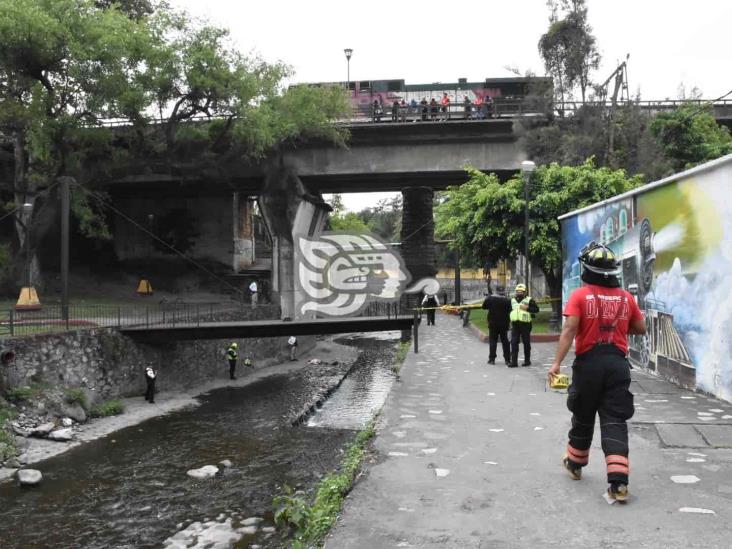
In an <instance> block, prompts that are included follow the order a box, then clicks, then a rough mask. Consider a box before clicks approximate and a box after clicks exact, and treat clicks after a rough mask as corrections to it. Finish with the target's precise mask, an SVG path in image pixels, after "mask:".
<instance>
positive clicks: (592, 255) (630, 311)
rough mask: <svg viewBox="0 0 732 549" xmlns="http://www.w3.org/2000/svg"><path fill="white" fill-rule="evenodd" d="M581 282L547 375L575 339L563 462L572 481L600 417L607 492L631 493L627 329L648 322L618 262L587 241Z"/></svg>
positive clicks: (636, 330)
mask: <svg viewBox="0 0 732 549" xmlns="http://www.w3.org/2000/svg"><path fill="white" fill-rule="evenodd" d="M578 259H579V262H580V265H582V273H581V275H580V278H581V279H582V282H584V286H582V287H581V288H578V289H577V290H575V291H574V292H572V295H570V296H569V300H568V301H567V305H566V306H565V308H564V326H563V327H562V335H561V336H560V337H559V345H558V347H557V355H556V358H555V359H554V363H553V364H552V367H551V368H550V369H549V372H548V374H547V377H548V378H549V382H550V383H551V381H552V379H553V378H554V376H556V375H558V374H559V372H560V369H561V365H562V360H564V357H565V356H567V353H568V352H569V349H570V348H571V347H572V341H573V340H574V346H575V354H576V358H575V361H574V364H573V365H572V384H571V385H570V386H569V391H568V394H567V408H569V410H570V411H571V412H572V428H571V429H570V431H569V443H568V444H567V451H566V452H565V454H564V456H563V457H562V464H563V465H564V467H565V469H566V470H567V471H568V472H569V475H570V476H571V477H572V478H573V479H574V480H580V479H581V478H582V468H583V467H584V466H586V465H587V463H588V461H589V459H590V446H591V445H592V435H593V433H594V431H595V416H596V415H597V416H599V417H600V437H601V439H602V451H603V452H604V454H605V464H606V465H607V482H608V484H609V487H608V491H607V493H608V496H609V497H610V498H612V499H614V500H618V501H625V500H627V499H628V475H629V474H630V462H629V461H628V425H627V423H626V422H627V421H628V420H629V419H630V418H631V417H633V413H634V411H635V408H634V406H633V394H632V393H631V392H630V363H629V362H628V358H627V356H628V334H644V333H645V332H646V321H645V319H644V318H643V313H642V312H641V311H640V309H639V307H638V304H637V303H636V301H635V298H634V297H633V296H632V294H630V293H629V292H627V291H625V290H624V289H623V288H622V287H621V286H620V281H619V280H618V275H619V274H620V272H621V270H620V261H618V259H617V256H616V255H615V253H614V252H613V251H612V250H610V249H609V248H608V247H606V246H604V245H602V244H598V243H596V242H590V243H589V244H588V245H587V246H585V247H584V248H583V249H582V251H581V252H580V255H579V258H578Z"/></svg>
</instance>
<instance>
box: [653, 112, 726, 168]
mask: <svg viewBox="0 0 732 549" xmlns="http://www.w3.org/2000/svg"><path fill="white" fill-rule="evenodd" d="M650 131H651V133H652V134H653V136H654V137H655V138H656V140H657V141H658V143H659V145H660V147H661V149H662V151H663V153H664V155H665V156H666V158H667V159H668V160H669V162H670V164H671V168H672V170H673V171H675V172H678V171H681V170H684V169H687V168H691V167H692V166H695V165H697V164H701V163H703V162H707V161H709V160H714V159H715V158H719V157H720V156H724V155H725V154H730V153H732V137H731V136H730V132H729V130H728V129H727V128H726V127H723V126H720V125H719V124H717V121H716V120H715V119H714V116H713V113H712V110H711V107H710V106H704V105H703V106H701V107H700V106H699V105H695V104H687V105H683V106H682V107H680V108H678V109H674V110H673V111H671V112H664V113H660V114H658V115H656V117H655V118H654V119H653V121H652V122H651V125H650Z"/></svg>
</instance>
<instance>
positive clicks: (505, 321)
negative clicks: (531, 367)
mask: <svg viewBox="0 0 732 549" xmlns="http://www.w3.org/2000/svg"><path fill="white" fill-rule="evenodd" d="M496 293H497V295H489V296H487V297H486V298H485V300H483V309H487V310H488V342H489V344H490V347H489V348H490V350H489V353H488V364H495V363H496V354H497V350H498V340H499V339H500V340H501V347H502V348H503V360H505V361H506V366H509V365H510V364H511V347H510V345H509V342H508V328H509V326H510V325H511V320H510V318H509V317H510V315H511V301H510V300H509V299H508V298H507V297H506V289H505V288H504V287H502V286H500V287H499V288H497V289H496Z"/></svg>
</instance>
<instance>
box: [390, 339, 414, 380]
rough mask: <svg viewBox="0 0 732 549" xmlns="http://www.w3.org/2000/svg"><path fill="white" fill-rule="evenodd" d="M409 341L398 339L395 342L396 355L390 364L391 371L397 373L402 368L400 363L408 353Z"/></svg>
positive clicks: (402, 362)
mask: <svg viewBox="0 0 732 549" xmlns="http://www.w3.org/2000/svg"><path fill="white" fill-rule="evenodd" d="M410 345H411V343H410V342H409V341H400V342H399V343H397V348H396V356H395V357H394V364H392V365H391V371H392V372H394V373H395V374H397V375H399V372H400V371H401V369H402V364H404V361H405V360H406V359H407V353H409V347H410Z"/></svg>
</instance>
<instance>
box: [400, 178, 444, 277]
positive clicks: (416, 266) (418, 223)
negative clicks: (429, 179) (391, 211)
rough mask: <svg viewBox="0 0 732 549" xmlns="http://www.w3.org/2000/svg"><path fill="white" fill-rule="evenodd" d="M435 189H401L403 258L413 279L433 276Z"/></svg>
mask: <svg viewBox="0 0 732 549" xmlns="http://www.w3.org/2000/svg"><path fill="white" fill-rule="evenodd" d="M434 194H435V193H434V191H433V190H432V189H431V188H430V187H408V188H404V189H402V197H403V199H404V205H403V208H402V234H401V240H402V257H403V258H404V262H405V263H406V266H407V269H409V272H410V273H411V275H412V281H413V282H416V281H417V280H419V279H420V278H424V277H429V276H435V274H436V273H437V269H436V268H435V222H434V220H433V219H432V200H433V198H434Z"/></svg>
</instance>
